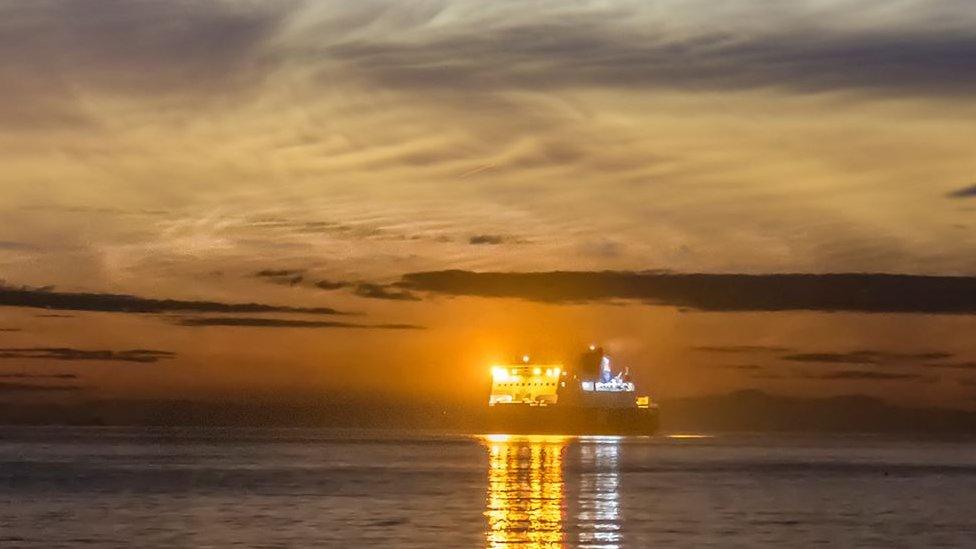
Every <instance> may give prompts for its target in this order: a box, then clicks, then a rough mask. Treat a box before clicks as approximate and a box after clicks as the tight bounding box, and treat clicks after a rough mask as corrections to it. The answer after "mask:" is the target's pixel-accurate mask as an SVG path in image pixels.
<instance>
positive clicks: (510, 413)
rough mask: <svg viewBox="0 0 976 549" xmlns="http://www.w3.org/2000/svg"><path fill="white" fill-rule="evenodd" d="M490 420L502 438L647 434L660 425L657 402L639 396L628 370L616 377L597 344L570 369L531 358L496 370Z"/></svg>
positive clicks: (610, 362) (526, 356)
mask: <svg viewBox="0 0 976 549" xmlns="http://www.w3.org/2000/svg"><path fill="white" fill-rule="evenodd" d="M487 418H488V427H489V431H490V432H491V433H499V434H550V435H640V436H648V435H652V434H654V433H655V432H656V431H657V429H658V423H659V414H658V407H657V404H656V403H655V402H653V401H652V400H651V398H650V397H649V396H647V395H639V394H638V393H637V388H636V385H635V384H634V381H633V380H632V379H631V376H630V370H629V368H625V369H622V370H620V371H618V372H616V373H614V371H613V364H612V361H611V359H610V356H609V355H608V354H607V353H606V352H604V350H603V348H601V347H598V346H596V345H590V347H589V349H588V350H586V351H585V352H583V353H582V355H581V356H580V359H579V361H578V362H577V363H576V364H575V365H572V366H571V367H568V366H567V365H566V364H563V363H558V362H550V363H545V362H540V363H537V362H534V361H533V360H532V358H531V357H530V356H528V355H525V356H523V357H522V359H521V361H515V362H513V363H510V364H496V365H494V366H492V367H491V394H490V395H489V397H488V412H487Z"/></svg>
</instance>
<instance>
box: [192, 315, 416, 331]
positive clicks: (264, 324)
mask: <svg viewBox="0 0 976 549" xmlns="http://www.w3.org/2000/svg"><path fill="white" fill-rule="evenodd" d="M177 324H179V325H180V326H193V327H201V326H235V327H244V328H358V329H375V330H419V329H422V328H423V327H422V326H415V325H412V324H353V323H350V322H334V321H328V320H290V319H282V318H255V317H188V318H181V319H179V321H177Z"/></svg>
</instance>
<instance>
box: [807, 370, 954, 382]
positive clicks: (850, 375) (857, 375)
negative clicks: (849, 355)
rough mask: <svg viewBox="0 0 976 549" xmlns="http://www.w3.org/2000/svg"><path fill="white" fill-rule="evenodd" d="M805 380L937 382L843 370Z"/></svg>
mask: <svg viewBox="0 0 976 549" xmlns="http://www.w3.org/2000/svg"><path fill="white" fill-rule="evenodd" d="M803 378H804V379H822V380H836V381H923V382H925V383H932V382H934V381H936V380H937V378H935V377H933V376H925V375H922V374H896V373H891V372H875V371H866V370H843V371H840V372H827V373H824V374H815V375H807V376H803Z"/></svg>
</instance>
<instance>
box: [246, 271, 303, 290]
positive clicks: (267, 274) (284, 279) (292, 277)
mask: <svg viewBox="0 0 976 549" xmlns="http://www.w3.org/2000/svg"><path fill="white" fill-rule="evenodd" d="M304 273H305V270H304V269H264V270H261V271H258V272H256V273H254V276H255V277H257V278H264V279H267V280H268V281H269V282H273V283H275V284H281V285H284V286H297V285H298V284H301V283H302V281H304V280H305V274H304Z"/></svg>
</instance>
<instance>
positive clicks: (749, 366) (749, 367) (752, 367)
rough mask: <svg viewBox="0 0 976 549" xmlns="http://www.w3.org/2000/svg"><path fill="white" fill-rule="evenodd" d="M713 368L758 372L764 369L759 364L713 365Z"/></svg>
mask: <svg viewBox="0 0 976 549" xmlns="http://www.w3.org/2000/svg"><path fill="white" fill-rule="evenodd" d="M712 368H723V369H728V370H745V371H757V370H762V369H763V367H762V366H760V365H758V364H713V365H712Z"/></svg>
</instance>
